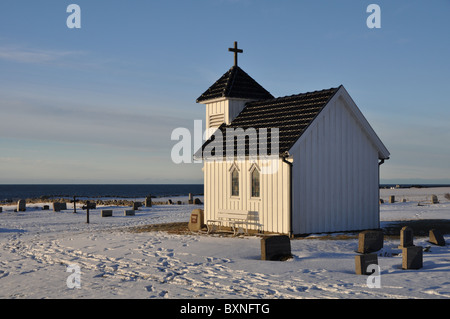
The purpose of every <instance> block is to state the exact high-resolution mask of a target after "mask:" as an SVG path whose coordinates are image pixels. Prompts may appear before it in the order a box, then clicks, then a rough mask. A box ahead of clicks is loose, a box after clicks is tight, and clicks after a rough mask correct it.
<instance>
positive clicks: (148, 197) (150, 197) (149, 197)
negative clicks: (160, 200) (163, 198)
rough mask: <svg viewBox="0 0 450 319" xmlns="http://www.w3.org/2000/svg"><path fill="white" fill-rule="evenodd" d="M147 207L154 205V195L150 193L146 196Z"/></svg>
mask: <svg viewBox="0 0 450 319" xmlns="http://www.w3.org/2000/svg"><path fill="white" fill-rule="evenodd" d="M145 207H152V196H151V195H148V196H147V197H146V198H145Z"/></svg>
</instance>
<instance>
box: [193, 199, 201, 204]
mask: <svg viewBox="0 0 450 319" xmlns="http://www.w3.org/2000/svg"><path fill="white" fill-rule="evenodd" d="M194 204H195V205H201V204H202V201H201V200H200V198H195V199H194Z"/></svg>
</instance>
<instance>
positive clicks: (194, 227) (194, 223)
mask: <svg viewBox="0 0 450 319" xmlns="http://www.w3.org/2000/svg"><path fill="white" fill-rule="evenodd" d="M204 220H205V217H204V212H203V209H194V210H193V211H192V212H191V217H190V218H189V224H188V228H189V230H190V231H199V230H201V229H202V227H203V226H204V224H205V223H204Z"/></svg>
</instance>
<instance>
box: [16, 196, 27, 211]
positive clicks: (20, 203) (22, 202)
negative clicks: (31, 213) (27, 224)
mask: <svg viewBox="0 0 450 319" xmlns="http://www.w3.org/2000/svg"><path fill="white" fill-rule="evenodd" d="M26 210H27V203H26V201H25V200H24V199H20V200H19V201H18V202H17V211H18V212H24V211H26Z"/></svg>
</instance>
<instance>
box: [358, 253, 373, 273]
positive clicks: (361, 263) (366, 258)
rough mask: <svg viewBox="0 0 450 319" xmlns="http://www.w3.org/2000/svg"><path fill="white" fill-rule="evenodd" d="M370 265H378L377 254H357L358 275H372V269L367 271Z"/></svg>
mask: <svg viewBox="0 0 450 319" xmlns="http://www.w3.org/2000/svg"><path fill="white" fill-rule="evenodd" d="M369 265H378V256H377V254H364V255H356V256H355V273H356V274H357V275H371V274H372V271H367V267H368V266H369Z"/></svg>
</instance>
